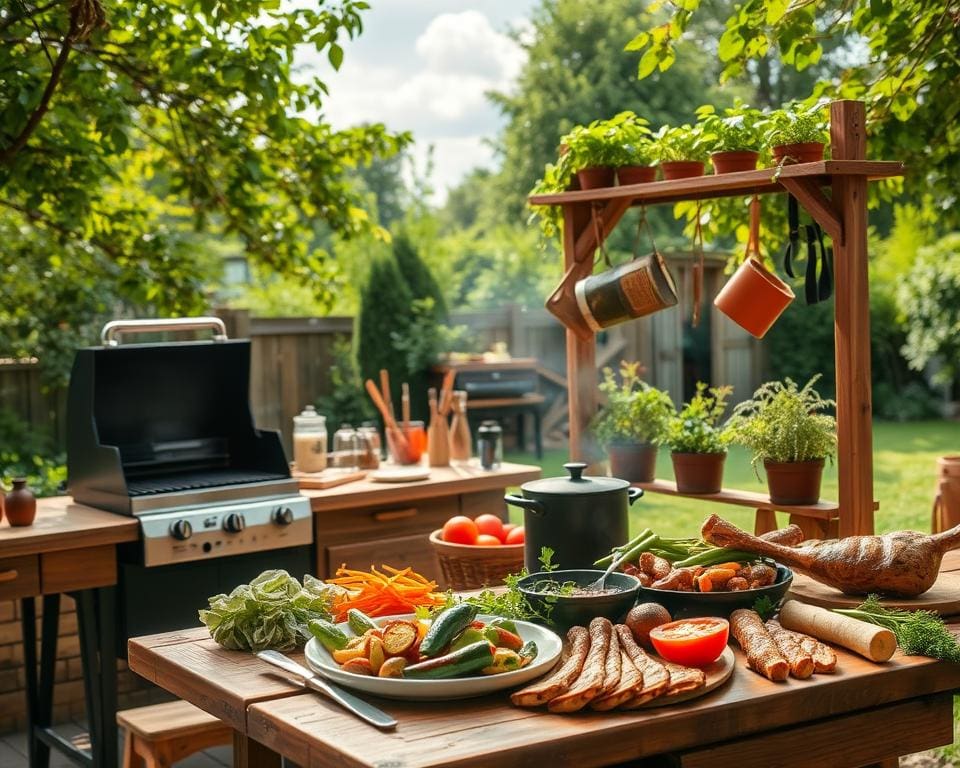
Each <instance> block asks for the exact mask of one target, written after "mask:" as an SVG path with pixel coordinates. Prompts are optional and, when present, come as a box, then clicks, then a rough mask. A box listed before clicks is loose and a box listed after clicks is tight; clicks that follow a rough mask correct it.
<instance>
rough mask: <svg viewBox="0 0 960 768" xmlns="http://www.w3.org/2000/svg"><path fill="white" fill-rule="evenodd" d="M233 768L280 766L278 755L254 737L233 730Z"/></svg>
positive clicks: (269, 767)
mask: <svg viewBox="0 0 960 768" xmlns="http://www.w3.org/2000/svg"><path fill="white" fill-rule="evenodd" d="M233 768H280V755H278V754H277V753H276V752H274V751H273V750H272V749H270V748H269V747H265V746H263V744H261V743H260V742H259V741H257V740H256V739H251V738H250V737H249V736H247V735H246V734H243V733H240V731H234V732H233Z"/></svg>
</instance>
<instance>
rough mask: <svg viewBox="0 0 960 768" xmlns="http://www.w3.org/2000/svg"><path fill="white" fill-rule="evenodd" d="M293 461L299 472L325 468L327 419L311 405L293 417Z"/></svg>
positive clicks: (318, 470)
mask: <svg viewBox="0 0 960 768" xmlns="http://www.w3.org/2000/svg"><path fill="white" fill-rule="evenodd" d="M293 461H294V463H295V464H296V466H297V470H298V471H299V472H322V471H323V470H324V469H326V468H327V419H326V417H325V416H321V415H320V414H319V413H317V409H316V408H314V407H313V406H312V405H308V406H306V407H305V408H304V409H303V411H302V412H301V413H300V414H299V415H298V416H294V417H293Z"/></svg>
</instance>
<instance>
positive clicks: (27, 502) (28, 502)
mask: <svg viewBox="0 0 960 768" xmlns="http://www.w3.org/2000/svg"><path fill="white" fill-rule="evenodd" d="M4 507H5V509H6V512H7V521H8V522H9V523H10V525H13V526H20V525H31V524H32V523H33V519H34V518H35V517H36V516H37V500H36V498H35V497H34V495H33V494H32V493H31V492H30V489H29V488H27V481H26V480H25V479H23V478H22V477H18V478H17V479H16V480H14V481H13V490H12V491H10V493H8V494H7V496H6V498H5V499H4Z"/></svg>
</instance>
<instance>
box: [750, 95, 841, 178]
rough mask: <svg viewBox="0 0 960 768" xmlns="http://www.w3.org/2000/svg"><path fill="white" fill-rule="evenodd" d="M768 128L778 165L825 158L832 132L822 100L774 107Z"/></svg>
mask: <svg viewBox="0 0 960 768" xmlns="http://www.w3.org/2000/svg"><path fill="white" fill-rule="evenodd" d="M764 128H765V131H766V143H767V146H769V147H771V148H772V149H773V159H774V161H775V162H776V163H777V164H778V165H780V164H781V163H783V162H791V163H815V162H818V161H820V160H823V150H824V147H825V146H826V142H827V139H828V133H827V124H826V121H825V120H824V119H823V107H822V106H821V105H820V104H815V105H814V106H812V107H804V106H802V105H791V106H787V107H785V108H784V109H777V110H774V111H773V112H771V113H769V114H768V115H767V118H766V120H765V121H764Z"/></svg>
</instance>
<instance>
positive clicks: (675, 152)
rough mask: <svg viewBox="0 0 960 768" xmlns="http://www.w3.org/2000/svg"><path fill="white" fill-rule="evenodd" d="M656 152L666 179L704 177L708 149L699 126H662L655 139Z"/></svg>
mask: <svg viewBox="0 0 960 768" xmlns="http://www.w3.org/2000/svg"><path fill="white" fill-rule="evenodd" d="M653 146H654V152H655V154H656V157H657V159H658V160H659V161H660V168H661V170H662V171H663V178H665V179H686V178H690V177H691V176H703V166H704V163H705V162H706V159H707V149H706V146H705V145H704V143H703V141H702V137H701V134H700V129H699V127H697V126H690V125H680V126H674V127H671V126H669V125H664V126H661V128H660V130H659V131H657V132H656V133H655V134H654V137H653Z"/></svg>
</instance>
